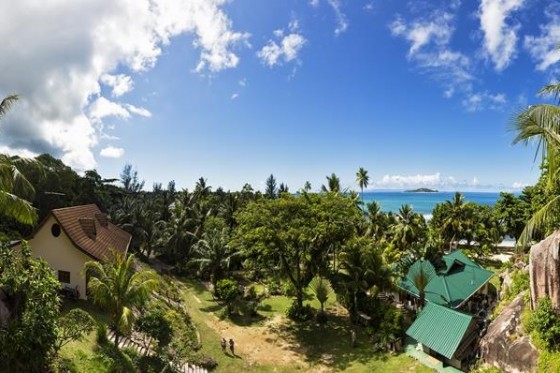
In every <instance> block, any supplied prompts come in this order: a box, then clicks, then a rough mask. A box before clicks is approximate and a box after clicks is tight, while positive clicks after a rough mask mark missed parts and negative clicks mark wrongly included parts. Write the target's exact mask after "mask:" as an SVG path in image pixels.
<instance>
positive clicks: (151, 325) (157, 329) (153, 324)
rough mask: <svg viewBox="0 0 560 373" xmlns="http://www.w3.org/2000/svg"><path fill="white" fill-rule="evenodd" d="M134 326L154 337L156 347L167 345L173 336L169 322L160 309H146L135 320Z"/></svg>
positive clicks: (160, 347)
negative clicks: (145, 311) (146, 310)
mask: <svg viewBox="0 0 560 373" xmlns="http://www.w3.org/2000/svg"><path fill="white" fill-rule="evenodd" d="M136 327H137V329H138V330H139V331H141V332H143V333H146V334H147V335H149V336H150V337H152V338H154V339H156V340H157V347H158V349H162V348H164V347H166V346H167V345H169V343H170V342H171V339H172V338H173V327H172V326H171V322H170V321H169V320H168V319H167V318H165V314H164V312H163V311H162V310H160V309H154V310H150V311H148V312H147V313H146V314H145V315H143V316H142V317H140V318H139V319H138V320H136Z"/></svg>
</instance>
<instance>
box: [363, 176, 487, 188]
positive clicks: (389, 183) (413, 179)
mask: <svg viewBox="0 0 560 373" xmlns="http://www.w3.org/2000/svg"><path fill="white" fill-rule="evenodd" d="M373 184H374V185H375V186H376V187H377V188H387V189H409V188H418V187H426V188H436V189H443V190H450V189H455V190H457V188H460V189H462V190H467V189H479V190H480V189H491V188H492V186H490V185H481V184H480V181H479V180H478V178H477V177H476V176H475V177H473V179H472V181H470V182H469V181H467V180H461V181H457V179H456V178H455V177H453V176H443V175H442V174H441V173H440V172H436V173H434V174H416V175H384V176H383V177H382V178H381V180H379V181H377V182H375V181H374V183H373Z"/></svg>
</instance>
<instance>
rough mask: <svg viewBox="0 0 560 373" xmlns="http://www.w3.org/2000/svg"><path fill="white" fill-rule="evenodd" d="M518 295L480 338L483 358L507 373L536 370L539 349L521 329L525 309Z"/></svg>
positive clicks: (523, 372)
mask: <svg viewBox="0 0 560 373" xmlns="http://www.w3.org/2000/svg"><path fill="white" fill-rule="evenodd" d="M525 294H526V292H522V293H521V294H519V295H518V296H517V297H516V298H515V299H514V300H513V302H511V303H510V304H509V305H508V306H507V307H506V308H504V310H503V311H502V313H500V315H499V316H498V317H497V318H496V319H495V320H494V321H493V322H492V323H491V324H490V325H489V326H488V331H487V332H486V335H485V336H484V337H482V339H481V340H480V357H481V359H482V361H484V363H486V364H489V365H492V366H494V367H496V368H498V369H500V370H502V371H503V372H505V373H527V372H536V370H537V361H538V358H539V351H538V350H537V348H536V347H535V346H533V344H532V343H531V341H530V340H529V336H527V335H523V334H522V331H521V320H520V318H521V313H522V312H523V309H524V308H525V301H524V300H523V297H524V296H525Z"/></svg>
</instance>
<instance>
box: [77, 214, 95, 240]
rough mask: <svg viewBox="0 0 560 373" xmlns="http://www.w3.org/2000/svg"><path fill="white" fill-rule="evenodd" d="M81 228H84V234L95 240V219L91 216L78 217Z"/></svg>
mask: <svg viewBox="0 0 560 373" xmlns="http://www.w3.org/2000/svg"><path fill="white" fill-rule="evenodd" d="M78 221H79V222H80V225H81V226H82V229H83V230H84V232H85V234H86V236H88V237H89V238H90V239H92V240H95V236H96V235H97V230H96V229H95V219H92V218H80V219H78Z"/></svg>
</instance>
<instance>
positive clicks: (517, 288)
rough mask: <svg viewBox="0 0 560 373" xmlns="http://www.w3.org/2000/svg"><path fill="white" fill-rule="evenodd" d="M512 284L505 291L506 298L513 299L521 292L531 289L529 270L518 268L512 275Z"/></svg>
mask: <svg viewBox="0 0 560 373" xmlns="http://www.w3.org/2000/svg"><path fill="white" fill-rule="evenodd" d="M511 280H512V284H511V285H510V287H508V288H507V289H506V291H505V292H504V297H503V298H504V299H506V300H512V299H513V298H515V297H516V296H517V295H518V294H519V293H521V292H522V291H524V290H528V289H529V285H530V280H529V271H522V270H517V271H514V272H513V273H512V275H511Z"/></svg>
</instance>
